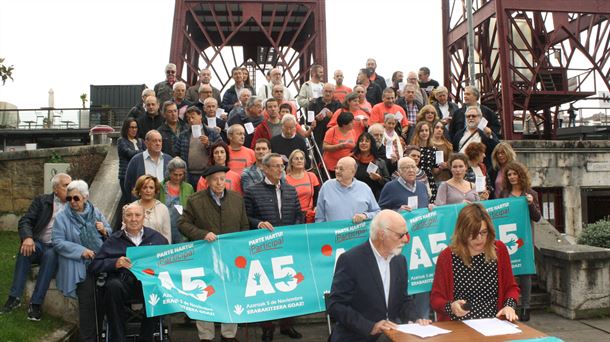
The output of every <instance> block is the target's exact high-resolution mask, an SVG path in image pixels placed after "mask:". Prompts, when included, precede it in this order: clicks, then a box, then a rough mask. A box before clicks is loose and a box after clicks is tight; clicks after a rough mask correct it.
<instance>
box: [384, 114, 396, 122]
mask: <svg viewBox="0 0 610 342" xmlns="http://www.w3.org/2000/svg"><path fill="white" fill-rule="evenodd" d="M388 120H396V114H393V113H387V114H386V115H384V116H383V122H387V121H388Z"/></svg>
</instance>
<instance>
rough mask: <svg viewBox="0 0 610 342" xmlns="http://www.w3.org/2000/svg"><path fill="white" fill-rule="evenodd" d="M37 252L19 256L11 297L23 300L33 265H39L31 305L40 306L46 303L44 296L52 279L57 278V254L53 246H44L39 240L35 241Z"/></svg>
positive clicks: (19, 254)
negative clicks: (24, 289)
mask: <svg viewBox="0 0 610 342" xmlns="http://www.w3.org/2000/svg"><path fill="white" fill-rule="evenodd" d="M34 244H35V246H36V250H35V251H34V253H32V255H30V256H24V255H23V254H21V252H19V253H18V254H17V262H16V263H15V273H14V274H13V285H12V286H11V290H10V292H9V295H10V296H11V297H15V298H21V296H22V295H23V288H24V287H25V282H26V281H27V278H28V273H29V272H30V270H31V268H32V263H35V264H39V265H40V270H39V271H38V278H37V279H36V287H34V292H33V293H32V298H31V300H30V304H37V305H40V304H42V302H43V301H44V296H45V295H46V294H47V290H48V289H49V283H50V282H51V279H53V277H55V272H56V271H57V254H56V253H55V251H54V250H53V245H51V244H44V243H42V242H40V241H38V240H34Z"/></svg>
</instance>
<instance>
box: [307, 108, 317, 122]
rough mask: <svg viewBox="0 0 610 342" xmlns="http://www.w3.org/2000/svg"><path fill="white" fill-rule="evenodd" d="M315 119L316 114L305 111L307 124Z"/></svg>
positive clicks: (311, 111)
mask: <svg viewBox="0 0 610 342" xmlns="http://www.w3.org/2000/svg"><path fill="white" fill-rule="evenodd" d="M315 118H316V113H315V112H314V111H313V110H308V111H307V122H312V121H313V120H315Z"/></svg>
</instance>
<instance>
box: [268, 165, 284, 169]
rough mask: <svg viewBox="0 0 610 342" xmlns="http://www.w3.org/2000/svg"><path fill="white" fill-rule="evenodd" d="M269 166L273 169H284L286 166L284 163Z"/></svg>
mask: <svg viewBox="0 0 610 342" xmlns="http://www.w3.org/2000/svg"><path fill="white" fill-rule="evenodd" d="M269 167H270V168H272V169H281V170H283V169H284V168H285V166H284V164H277V165H269Z"/></svg>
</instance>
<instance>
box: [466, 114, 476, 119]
mask: <svg viewBox="0 0 610 342" xmlns="http://www.w3.org/2000/svg"><path fill="white" fill-rule="evenodd" d="M478 117H479V116H478V115H466V118H467V119H471V118H478Z"/></svg>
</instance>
